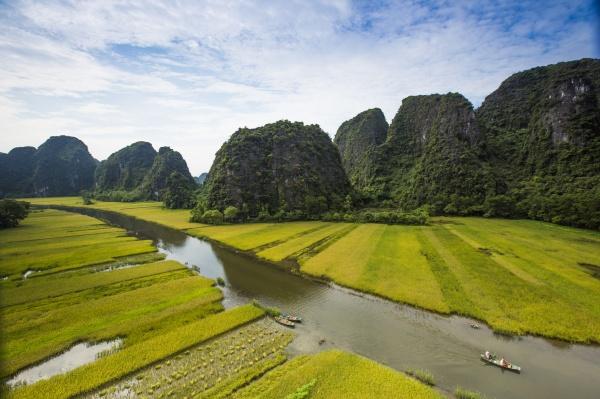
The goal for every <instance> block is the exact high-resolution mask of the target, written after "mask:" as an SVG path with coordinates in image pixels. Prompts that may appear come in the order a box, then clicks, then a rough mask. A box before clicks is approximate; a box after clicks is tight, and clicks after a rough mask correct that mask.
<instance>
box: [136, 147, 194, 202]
mask: <svg viewBox="0 0 600 399" xmlns="http://www.w3.org/2000/svg"><path fill="white" fill-rule="evenodd" d="M173 173H177V174H179V175H180V176H178V177H174V179H177V180H179V181H180V182H182V183H183V184H187V185H188V186H189V188H190V189H192V188H193V187H195V182H194V178H193V177H192V175H191V174H190V171H189V169H188V166H187V163H186V162H185V160H184V159H183V157H182V156H181V154H180V153H179V152H177V151H173V150H172V149H171V148H169V147H161V148H160V149H159V150H158V154H157V155H156V157H155V158H154V162H153V163H152V167H151V168H150V171H149V172H148V173H147V174H146V176H145V177H144V180H143V181H142V185H141V188H140V189H141V191H142V192H143V193H144V194H146V195H148V196H149V199H153V200H161V199H162V197H163V194H164V192H165V190H166V189H167V187H168V180H169V178H170V177H171V175H172V174H173ZM174 184H175V183H174Z"/></svg>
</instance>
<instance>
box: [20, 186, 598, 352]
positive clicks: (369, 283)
mask: <svg viewBox="0 0 600 399" xmlns="http://www.w3.org/2000/svg"><path fill="white" fill-rule="evenodd" d="M78 201H80V199H78V198H51V199H36V200H34V201H32V202H33V203H43V204H61V205H71V206H73V205H78V206H81V205H80V204H77V202H78ZM91 206H92V207H98V208H102V209H112V210H116V211H118V212H122V213H126V214H132V212H134V211H133V209H137V208H138V207H139V209H140V210H141V209H146V210H145V211H143V212H146V213H144V214H143V213H139V214H138V215H137V216H136V217H141V218H144V219H146V220H149V221H157V222H159V223H162V224H167V225H170V226H171V227H176V226H180V227H179V228H180V229H183V230H185V231H186V233H188V234H190V235H193V236H197V237H202V238H208V239H211V240H215V241H218V242H221V243H224V244H227V245H229V246H232V247H234V248H237V249H240V250H245V251H249V252H252V253H254V254H255V255H256V256H257V257H260V258H264V259H266V260H269V261H273V262H280V261H283V262H285V263H286V264H290V263H292V264H293V263H296V264H297V265H298V267H299V268H300V270H301V271H302V272H303V273H305V274H308V275H312V276H317V277H322V278H325V279H329V280H332V281H334V282H336V283H338V284H340V285H344V286H347V287H350V288H354V289H357V290H360V291H363V292H367V293H371V294H375V295H378V296H382V297H385V298H388V299H391V300H394V301H399V302H403V303H407V304H411V305H415V306H418V307H421V308H424V309H428V310H432V311H435V312H438V313H442V314H450V313H454V314H461V315H465V316H469V317H473V318H476V319H479V320H482V321H484V322H486V323H488V324H489V325H490V326H491V327H492V328H493V329H495V330H496V331H501V332H507V333H513V334H534V335H541V336H546V337H554V338H560V339H564V340H567V341H572V342H584V343H591V342H595V343H599V342H600V300H599V299H598V298H600V279H599V278H598V276H599V275H600V232H596V231H589V230H582V229H575V228H568V227H564V226H558V225H553V224H548V223H542V222H537V221H529V220H502V219H484V218H434V219H433V220H432V221H431V223H430V225H428V226H399V225H396V226H389V225H381V224H376V225H375V224H347V223H326V222H292V223H281V224H268V223H257V224H242V225H228V226H206V225H199V224H194V223H190V222H186V220H185V217H186V216H185V214H184V213H180V214H177V215H178V216H177V217H181V219H177V221H175V219H174V214H173V213H172V212H171V211H167V210H163V209H161V208H159V207H158V206H156V207H153V208H151V209H152V211H151V212H149V211H148V209H150V208H144V207H147V206H149V205H148V203H139V204H115V203H102V202H98V203H96V204H94V205H91ZM119 207H123V209H124V210H119V209H118V208H119ZM140 210H138V211H135V212H142V211H140Z"/></svg>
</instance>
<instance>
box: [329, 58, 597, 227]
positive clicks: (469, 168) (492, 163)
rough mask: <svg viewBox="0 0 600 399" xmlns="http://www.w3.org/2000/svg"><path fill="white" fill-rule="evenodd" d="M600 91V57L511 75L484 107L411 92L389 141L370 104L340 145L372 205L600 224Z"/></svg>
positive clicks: (344, 131) (342, 131)
mask: <svg viewBox="0 0 600 399" xmlns="http://www.w3.org/2000/svg"><path fill="white" fill-rule="evenodd" d="M599 97H600V60H592V59H583V60H579V61H572V62H564V63H560V64H556V65H550V66H546V67H538V68H534V69H531V70H528V71H524V72H520V73H517V74H515V75H513V76H511V77H509V78H508V79H507V80H505V81H504V82H503V83H502V84H501V85H500V87H499V88H498V89H497V90H496V91H494V92H493V93H492V94H490V95H489V96H488V97H487V98H486V99H485V101H484V102H483V104H482V105H481V107H480V108H479V109H477V110H474V109H473V107H472V105H471V104H470V103H469V101H468V100H467V99H465V98H464V97H463V96H462V95H460V94H456V93H449V94H445V95H437V94H436V95H428V96H413V97H408V98H406V99H404V100H403V102H402V105H401V106H400V109H399V110H398V113H397V114H396V116H395V117H394V119H393V120H392V123H391V125H390V126H389V129H388V130H387V134H386V135H385V138H384V139H383V140H382V139H381V137H382V134H381V126H383V124H382V123H381V122H380V123H379V125H378V126H379V128H378V130H377V133H374V129H373V127H369V126H368V125H367V124H366V123H365V122H364V120H365V115H368V114H369V113H372V110H369V111H365V112H364V113H361V114H359V115H358V116H356V117H355V118H353V119H351V120H349V121H347V122H345V123H344V124H342V126H340V128H339V129H338V132H337V134H336V139H335V142H336V143H337V144H338V147H339V150H340V154H341V156H342V162H343V164H344V166H345V168H346V171H347V173H348V174H349V177H350V181H351V182H352V184H353V188H354V189H355V190H357V191H358V192H359V193H360V194H361V195H362V196H363V198H364V200H365V201H366V203H367V204H369V205H372V206H382V205H383V206H394V207H400V208H404V209H412V208H416V207H419V206H422V205H428V206H429V209H430V211H431V212H432V213H435V214H454V215H487V216H500V217H528V218H532V219H540V220H546V221H551V222H556V223H563V224H568V225H574V226H582V227H588V228H598V227H599V226H600V162H598V159H600V107H599V105H598V104H599ZM381 117H382V115H381V116H380V117H379V120H381ZM365 126H367V127H366V128H365ZM374 137H376V138H377V140H375V139H374Z"/></svg>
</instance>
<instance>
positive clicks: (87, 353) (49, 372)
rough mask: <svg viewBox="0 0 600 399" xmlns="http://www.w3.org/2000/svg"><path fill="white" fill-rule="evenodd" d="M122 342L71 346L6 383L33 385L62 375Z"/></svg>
mask: <svg viewBox="0 0 600 399" xmlns="http://www.w3.org/2000/svg"><path fill="white" fill-rule="evenodd" d="M122 342H123V341H122V340H121V339H115V340H112V341H104V342H98V343H95V344H90V343H88V342H84V343H80V344H77V345H73V346H72V347H71V348H70V349H69V350H67V351H66V352H63V353H61V354H60V355H58V356H55V357H52V358H50V359H48V360H46V361H45V362H43V363H40V364H38V365H36V366H33V367H30V368H27V369H25V370H23V371H21V372H20V373H19V374H17V375H16V376H14V377H13V378H11V379H10V380H8V381H7V382H6V383H7V384H8V385H10V386H15V385H17V384H23V383H25V384H33V383H34V382H37V381H39V380H45V379H47V378H50V377H52V376H55V375H57V374H64V373H66V372H67V371H71V370H73V369H76V368H77V367H80V366H83V365H84V364H87V363H91V362H93V361H94V360H96V358H97V356H98V355H99V354H100V353H102V352H104V351H107V350H114V349H117V348H118V347H119V346H120V345H121V343H122Z"/></svg>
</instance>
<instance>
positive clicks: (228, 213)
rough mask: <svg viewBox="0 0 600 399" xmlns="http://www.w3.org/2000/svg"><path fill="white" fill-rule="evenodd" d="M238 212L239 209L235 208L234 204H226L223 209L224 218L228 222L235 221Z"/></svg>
mask: <svg viewBox="0 0 600 399" xmlns="http://www.w3.org/2000/svg"><path fill="white" fill-rule="evenodd" d="M239 213H240V211H239V209H237V208H236V207H235V206H228V207H227V208H225V211H223V215H224V217H225V220H226V221H228V222H235V221H237V220H238V216H239Z"/></svg>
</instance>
